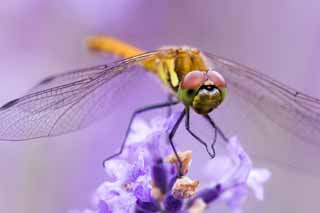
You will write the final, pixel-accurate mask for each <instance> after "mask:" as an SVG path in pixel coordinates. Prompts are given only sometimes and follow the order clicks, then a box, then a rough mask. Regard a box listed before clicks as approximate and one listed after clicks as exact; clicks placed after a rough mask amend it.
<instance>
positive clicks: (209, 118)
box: [204, 115, 229, 145]
mask: <svg viewBox="0 0 320 213" xmlns="http://www.w3.org/2000/svg"><path fill="white" fill-rule="evenodd" d="M204 117H205V118H206V119H207V121H208V122H209V123H210V124H211V126H212V127H213V128H214V129H215V132H216V133H215V135H217V134H219V135H220V136H221V138H222V139H223V140H224V141H225V142H226V143H227V142H229V139H228V137H227V136H226V135H225V134H224V133H223V132H222V130H221V129H220V128H219V127H218V126H217V125H216V123H215V122H214V121H213V119H212V118H211V117H210V116H209V115H204ZM213 145H214V144H213Z"/></svg>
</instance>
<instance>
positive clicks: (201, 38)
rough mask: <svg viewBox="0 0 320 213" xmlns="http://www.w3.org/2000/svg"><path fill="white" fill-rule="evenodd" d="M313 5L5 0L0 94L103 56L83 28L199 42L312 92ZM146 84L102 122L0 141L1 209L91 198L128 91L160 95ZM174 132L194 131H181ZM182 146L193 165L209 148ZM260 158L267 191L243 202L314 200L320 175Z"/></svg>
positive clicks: (120, 128) (317, 51)
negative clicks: (93, 50) (88, 43)
mask: <svg viewBox="0 0 320 213" xmlns="http://www.w3.org/2000/svg"><path fill="white" fill-rule="evenodd" d="M319 9H320V3H319V2H318V1H315V0H309V1H298V0H281V1H279V0H270V1H263V2H262V1H259V2H258V1H254V0H245V1H230V0H226V1H223V2H222V1H219V2H218V1H201V3H198V4H195V1H175V2H174V1H152V2H150V1H141V0H136V1H131V0H120V1H112V2H111V1H108V2H107V1H102V0H101V1H99V0H94V1H78V0H69V1H63V2H61V1H55V2H54V1H41V0H28V1H21V0H20V1H19V0H11V1H5V2H3V3H2V4H1V5H0V57H1V63H0V74H1V84H0V103H4V102H6V101H8V100H10V99H12V98H14V97H16V96H19V95H21V94H24V92H26V91H27V90H28V89H29V88H30V87H32V86H33V85H34V84H35V83H36V82H38V80H40V79H41V78H43V77H45V76H47V75H48V74H54V73H58V72H62V71H64V70H69V69H75V68H81V67H86V66H90V65H94V64H101V63H104V61H105V60H104V58H103V57H102V56H99V55H93V54H90V53H89V52H88V51H87V50H86V48H85V45H84V39H85V38H86V37H87V36H90V35H95V34H100V33H105V34H109V35H113V36H116V37H119V38H121V39H124V40H126V41H128V42H131V43H133V44H136V45H137V46H139V47H141V48H145V49H148V50H149V49H150V50H152V49H155V48H158V47H160V46H162V45H170V44H173V45H182V44H188V45H191V46H195V47H198V48H202V49H206V50H208V51H211V52H213V53H215V54H218V55H222V56H225V57H228V58H232V59H234V60H236V61H238V62H241V63H242V64H246V65H248V66H251V67H254V68H257V69H259V70H260V71H262V72H264V73H266V74H268V75H270V76H272V77H274V78H276V79H278V80H280V81H282V82H285V83H287V84H288V85H290V86H292V87H294V88H297V89H299V90H302V91H305V92H307V93H309V94H312V95H315V96H318V97H319V96H320V93H319V92H317V91H319V89H320V86H319V84H317V83H319V79H320V74H319V71H318V69H319V67H320V64H319V59H318V57H319V55H320V48H319V47H320V39H319V38H320V37H319V35H320V28H319V27H320V25H319V24H320V21H319V20H320V13H319ZM146 88H148V89H146ZM143 89H144V90H145V91H142V92H137V93H135V94H134V96H133V97H131V99H128V101H127V100H125V101H127V102H128V103H126V104H125V105H123V106H122V108H121V107H120V108H118V109H117V110H115V111H114V112H113V113H112V114H111V116H109V117H108V118H107V119H106V120H105V122H104V123H103V124H98V125H96V126H94V127H92V128H89V129H87V130H85V131H81V132H78V133H74V134H70V135H66V136H61V137H56V138H51V139H43V140H40V141H41V142H40V141H36V142H27V143H2V144H1V148H0V171H1V178H0V212H14V213H20V212H23V213H27V212H30V213H31V212H32V213H43V212H45V213H57V212H66V211H67V210H68V209H81V208H85V207H88V206H89V202H90V195H91V193H92V192H93V191H94V189H95V188H96V186H97V185H98V184H99V183H101V182H102V180H103V178H104V173H103V169H102V168H101V161H102V159H103V158H104V157H105V156H107V155H108V154H111V153H112V152H113V151H114V149H115V148H116V147H117V143H118V142H119V141H121V139H122V136H123V133H124V129H125V127H126V125H127V123H126V121H127V119H128V116H129V114H130V111H132V109H133V108H134V107H136V106H138V103H137V101H135V100H134V99H136V100H139V102H142V103H140V105H141V104H142V105H143V103H144V102H145V103H152V102H157V100H159V97H161V93H162V92H161V91H159V90H157V87H156V86H153V85H152V84H151V85H148V84H147V85H146V86H145V88H143V87H139V88H137V91H140V90H143ZM145 94H149V95H150V94H152V95H150V96H152V97H150V98H147V95H145ZM129 100H130V101H129ZM199 125H201V123H199ZM178 138H179V139H178V140H177V141H184V142H185V143H188V141H190V140H191V139H190V136H189V135H187V134H186V133H185V132H184V131H180V132H179V136H178ZM42 141H43V142H44V143H42ZM45 141H47V142H48V143H47V142H45ZM106 141H109V142H110V143H107V142H106ZM112 141H113V143H112ZM189 147H192V148H193V150H194V155H195V157H194V158H195V160H194V162H193V166H194V168H195V170H196V168H199V167H201V165H202V164H201V162H202V161H201V159H207V158H204V157H203V155H204V154H203V153H204V150H203V149H202V147H200V146H198V145H194V144H192V145H190V146H189ZM197 165H198V166H197ZM258 166H259V164H258ZM260 166H262V164H261V165H260ZM263 166H267V167H270V168H271V169H272V171H273V177H272V180H271V182H269V183H268V184H267V186H266V187H267V190H266V199H265V201H264V202H256V201H255V200H254V199H252V198H250V200H249V202H248V203H247V204H246V206H245V212H312V211H316V210H317V209H318V203H317V201H318V192H319V189H320V185H319V180H317V179H316V178H314V177H311V176H309V175H304V174H302V173H299V172H296V171H289V170H284V169H281V168H279V167H277V166H274V165H271V164H270V165H268V164H266V163H264V164H263ZM195 174H196V173H195ZM193 176H195V177H196V175H193Z"/></svg>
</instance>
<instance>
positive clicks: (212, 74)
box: [207, 70, 226, 88]
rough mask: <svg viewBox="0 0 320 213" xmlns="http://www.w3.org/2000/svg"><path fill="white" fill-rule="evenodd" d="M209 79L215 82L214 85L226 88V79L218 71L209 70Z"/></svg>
mask: <svg viewBox="0 0 320 213" xmlns="http://www.w3.org/2000/svg"><path fill="white" fill-rule="evenodd" d="M207 76H208V79H209V80H210V81H212V82H213V83H214V85H215V86H216V87H218V88H225V87H226V81H225V80H224V78H223V77H222V75H221V74H220V73H218V72H216V71H213V70H209V71H208V72H207Z"/></svg>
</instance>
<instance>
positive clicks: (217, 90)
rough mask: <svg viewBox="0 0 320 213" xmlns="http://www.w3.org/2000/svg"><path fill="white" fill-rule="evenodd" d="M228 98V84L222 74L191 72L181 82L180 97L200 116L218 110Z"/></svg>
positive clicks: (211, 71) (210, 71)
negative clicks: (226, 97)
mask: <svg viewBox="0 0 320 213" xmlns="http://www.w3.org/2000/svg"><path fill="white" fill-rule="evenodd" d="M225 96H226V83H225V80H224V78H223V77H222V76H221V74H220V73H218V72H216V71H213V70H209V71H191V72H189V73H188V74H187V75H186V76H185V77H184V78H183V80H182V81H181V84H180V88H179V91H178V97H179V98H180V99H181V100H182V102H183V103H184V104H185V105H187V106H191V107H192V108H193V109H194V110H195V111H196V112H197V113H199V114H208V113H209V112H211V111H212V110H213V109H215V108H217V107H218V106H219V105H220V104H221V103H222V101H223V100H224V98H225Z"/></svg>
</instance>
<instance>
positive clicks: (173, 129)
mask: <svg viewBox="0 0 320 213" xmlns="http://www.w3.org/2000/svg"><path fill="white" fill-rule="evenodd" d="M185 114H186V109H184V110H183V111H182V113H181V114H180V116H179V118H178V119H177V121H176V123H175V124H174V126H173V128H172V129H171V131H170V133H169V142H170V145H171V147H172V149H173V152H174V154H175V156H176V158H177V160H178V162H179V177H181V176H182V175H183V174H182V172H181V171H182V161H181V159H180V157H179V155H178V152H177V150H176V147H175V146H174V144H173V141H172V139H173V136H174V135H175V133H176V131H177V129H178V127H179V125H180V123H181V121H182V119H183V117H184V116H185Z"/></svg>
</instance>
